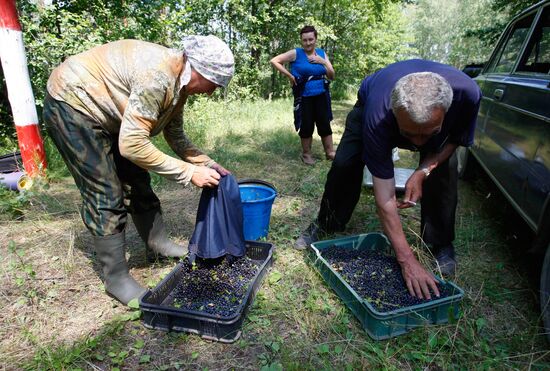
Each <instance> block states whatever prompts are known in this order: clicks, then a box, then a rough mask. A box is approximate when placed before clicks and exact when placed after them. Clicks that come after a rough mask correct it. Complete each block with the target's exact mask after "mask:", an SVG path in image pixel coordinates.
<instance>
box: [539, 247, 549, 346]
mask: <svg viewBox="0 0 550 371" xmlns="http://www.w3.org/2000/svg"><path fill="white" fill-rule="evenodd" d="M540 310H541V317H542V322H543V323H544V333H545V334H546V338H547V339H548V341H549V342H550V246H549V247H548V248H547V249H546V255H545V257H544V263H543V264H542V270H541V272H540Z"/></svg>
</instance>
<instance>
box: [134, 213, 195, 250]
mask: <svg viewBox="0 0 550 371" xmlns="http://www.w3.org/2000/svg"><path fill="white" fill-rule="evenodd" d="M132 220H133V221H134V224H135V226H136V229H137V231H138V234H139V236H140V237H141V239H142V240H143V242H145V246H146V247H147V249H151V250H153V252H154V253H155V254H160V255H162V256H169V257H176V258H179V257H182V256H185V255H187V253H188V252H189V250H188V249H187V247H184V246H181V245H178V244H176V243H174V242H172V241H170V239H169V238H168V233H167V232H166V226H165V225H164V220H163V219H162V212H161V211H160V209H153V210H149V211H146V212H145V213H141V214H132Z"/></svg>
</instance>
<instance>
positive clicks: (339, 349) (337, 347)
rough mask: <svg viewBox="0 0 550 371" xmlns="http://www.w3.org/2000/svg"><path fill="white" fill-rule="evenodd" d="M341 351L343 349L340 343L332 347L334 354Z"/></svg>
mask: <svg viewBox="0 0 550 371" xmlns="http://www.w3.org/2000/svg"><path fill="white" fill-rule="evenodd" d="M343 351H344V349H343V348H342V347H341V346H340V345H337V346H335V347H334V353H336V354H341V353H342V352H343Z"/></svg>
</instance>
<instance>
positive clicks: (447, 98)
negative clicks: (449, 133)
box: [391, 72, 453, 124]
mask: <svg viewBox="0 0 550 371" xmlns="http://www.w3.org/2000/svg"><path fill="white" fill-rule="evenodd" d="M452 102H453V89H452V88H451V85H449V83H448V82H447V80H445V79H444V78H443V76H441V75H438V74H437V73H433V72H417V73H410V74H408V75H405V76H403V77H402V78H400V79H399V80H398V81H397V83H396V84H395V86H394V88H393V90H392V92H391V108H392V110H393V112H396V111H397V110H398V109H403V110H405V112H407V113H408V114H409V117H410V118H411V120H412V121H413V122H415V123H417V124H424V123H426V122H428V121H430V119H431V118H432V113H433V110H434V108H436V107H441V108H443V109H444V110H445V112H447V111H448V110H449V107H450V106H451V103H452Z"/></svg>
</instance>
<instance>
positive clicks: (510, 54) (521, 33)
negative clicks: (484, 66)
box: [488, 14, 535, 73]
mask: <svg viewBox="0 0 550 371" xmlns="http://www.w3.org/2000/svg"><path fill="white" fill-rule="evenodd" d="M534 18H535V14H531V15H529V16H527V17H525V18H522V19H520V20H518V21H517V22H516V23H515V24H514V25H513V27H512V29H511V30H510V32H509V33H508V38H507V40H506V42H504V43H503V44H502V45H501V48H500V49H499V51H498V53H497V55H496V58H495V59H493V63H492V65H491V67H490V68H489V69H488V72H500V73H503V72H511V71H512V68H514V64H515V63H516V60H517V58H518V55H519V53H520V52H521V47H522V45H523V43H524V41H525V39H526V38H527V35H528V34H529V29H530V28H531V24H532V23H533V19H534Z"/></svg>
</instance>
